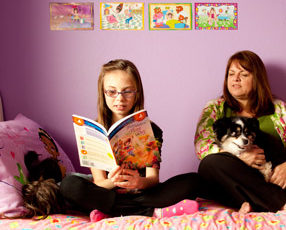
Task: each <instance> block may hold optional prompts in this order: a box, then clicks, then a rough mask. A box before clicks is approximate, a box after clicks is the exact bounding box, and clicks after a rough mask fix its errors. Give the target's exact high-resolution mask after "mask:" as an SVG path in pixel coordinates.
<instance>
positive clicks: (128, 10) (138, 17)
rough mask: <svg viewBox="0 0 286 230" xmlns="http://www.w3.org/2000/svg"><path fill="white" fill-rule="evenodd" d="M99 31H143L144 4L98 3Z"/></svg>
mask: <svg viewBox="0 0 286 230" xmlns="http://www.w3.org/2000/svg"><path fill="white" fill-rule="evenodd" d="M100 29H102V30H144V3H139V2H133V3H132V2H128V3H127V2H124V3H123V2H105V3H100Z"/></svg>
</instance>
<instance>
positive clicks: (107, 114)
mask: <svg viewBox="0 0 286 230" xmlns="http://www.w3.org/2000/svg"><path fill="white" fill-rule="evenodd" d="M115 70H122V71H125V72H126V73H128V74H129V75H131V76H132V77H133V79H134V81H135V84H136V90H137V93H136V96H135V102H134V106H133V108H132V109H131V111H130V113H133V112H137V111H139V110H141V109H143V108H144V92H143V86H142V81H141V77H140V74H139V71H138V69H137V68H136V66H135V65H134V64H133V63H132V62H131V61H128V60H124V59H115V60H112V61H110V62H108V63H106V64H104V65H103V66H102V68H101V71H100V74H99V78H98V100H97V116H98V117H97V121H98V122H99V123H100V124H102V125H103V126H104V127H105V128H107V129H108V128H109V127H110V126H111V125H112V112H111V110H110V109H109V108H108V106H107V104H106V102H105V95H104V84H103V83H104V76H105V74H106V73H109V72H112V71H115Z"/></svg>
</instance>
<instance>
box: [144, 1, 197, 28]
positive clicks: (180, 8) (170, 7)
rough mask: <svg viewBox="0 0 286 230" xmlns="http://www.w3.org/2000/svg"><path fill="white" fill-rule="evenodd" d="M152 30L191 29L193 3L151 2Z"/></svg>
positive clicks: (150, 22) (150, 18)
mask: <svg viewBox="0 0 286 230" xmlns="http://www.w3.org/2000/svg"><path fill="white" fill-rule="evenodd" d="M149 29H150V30H191V29H192V3H149Z"/></svg>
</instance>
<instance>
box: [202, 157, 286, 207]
mask: <svg viewBox="0 0 286 230" xmlns="http://www.w3.org/2000/svg"><path fill="white" fill-rule="evenodd" d="M199 174H200V175H201V177H202V178H204V180H205V181H206V184H205V185H207V186H206V188H205V192H206V194H205V197H207V198H210V199H215V200H217V201H219V202H221V203H222V204H224V205H227V206H230V207H233V208H240V206H241V205H242V203H243V202H245V201H247V202H249V203H250V205H251V207H252V209H253V211H258V212H261V211H270V212H276V211H278V210H280V209H281V207H282V206H283V205H284V204H285V203H286V192H285V191H284V190H283V189H282V188H281V187H279V186H278V185H275V184H272V183H267V182H266V181H265V179H264V177H263V175H262V174H261V173H260V172H259V171H258V170H257V169H254V168H252V167H250V166H248V165H247V164H245V163H244V162H243V161H242V160H240V159H239V158H238V157H236V156H233V155H232V154H230V153H216V154H211V155H208V156H206V157H205V158H204V159H203V160H202V161H201V163H200V166H199Z"/></svg>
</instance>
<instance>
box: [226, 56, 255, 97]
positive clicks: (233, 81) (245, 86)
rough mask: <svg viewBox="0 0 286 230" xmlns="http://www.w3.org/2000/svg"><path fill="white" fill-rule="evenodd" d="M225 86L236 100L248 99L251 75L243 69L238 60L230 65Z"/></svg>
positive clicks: (251, 87) (251, 86) (251, 85)
mask: <svg viewBox="0 0 286 230" xmlns="http://www.w3.org/2000/svg"><path fill="white" fill-rule="evenodd" d="M227 88H228V90H229V92H230V94H231V95H232V96H233V97H234V98H235V99H236V100H238V101H239V100H248V98H249V95H250V93H251V91H252V89H253V75H252V74H251V73H250V72H248V71H247V70H246V69H244V68H243V67H242V66H241V65H240V64H239V62H238V61H233V62H232V63H231V65H230V68H229V71H228V78H227Z"/></svg>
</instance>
